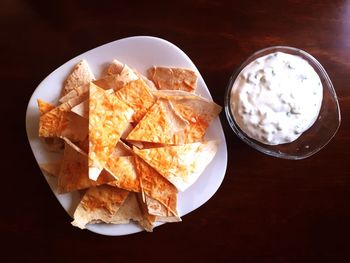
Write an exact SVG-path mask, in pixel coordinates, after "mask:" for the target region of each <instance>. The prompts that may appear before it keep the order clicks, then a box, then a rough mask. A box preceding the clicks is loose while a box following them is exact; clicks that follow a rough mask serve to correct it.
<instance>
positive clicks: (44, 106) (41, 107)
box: [37, 99, 56, 116]
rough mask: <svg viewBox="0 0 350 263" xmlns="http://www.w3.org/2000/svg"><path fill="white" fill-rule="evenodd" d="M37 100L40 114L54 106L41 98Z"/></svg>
mask: <svg viewBox="0 0 350 263" xmlns="http://www.w3.org/2000/svg"><path fill="white" fill-rule="evenodd" d="M37 102H38V107H39V112H40V116H41V115H44V114H45V113H47V112H49V111H50V110H52V109H54V108H55V107H56V106H55V105H52V104H50V103H47V102H45V101H43V100H41V99H38V100H37Z"/></svg>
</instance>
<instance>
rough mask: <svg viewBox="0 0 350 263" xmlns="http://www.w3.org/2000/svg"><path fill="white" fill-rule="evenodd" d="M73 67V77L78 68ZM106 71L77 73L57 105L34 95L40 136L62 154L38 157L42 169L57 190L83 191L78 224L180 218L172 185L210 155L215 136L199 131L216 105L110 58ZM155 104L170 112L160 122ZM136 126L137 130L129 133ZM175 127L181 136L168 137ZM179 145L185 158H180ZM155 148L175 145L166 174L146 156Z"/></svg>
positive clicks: (184, 183) (188, 180)
mask: <svg viewBox="0 0 350 263" xmlns="http://www.w3.org/2000/svg"><path fill="white" fill-rule="evenodd" d="M73 72H74V74H75V75H74V78H77V82H79V81H80V80H79V74H78V75H77V73H76V71H74V70H73ZM105 72H106V73H105V75H103V76H102V77H101V78H100V79H97V80H93V81H89V82H86V81H85V80H84V77H82V80H81V82H80V83H81V85H80V86H74V87H72V88H70V89H69V90H66V91H65V93H64V94H65V95H64V96H61V98H60V100H59V102H60V104H59V105H57V106H54V105H49V104H46V103H45V102H43V101H38V105H39V111H40V114H41V117H40V123H39V136H41V137H44V138H59V140H63V141H64V151H63V154H62V160H61V161H60V162H57V163H55V164H51V165H50V164H43V165H42V169H43V170H45V169H46V171H48V172H51V173H56V175H57V177H58V179H57V180H58V189H57V191H58V192H62V193H63V192H69V191H77V190H79V191H82V192H83V197H82V200H81V202H80V204H79V205H78V207H77V209H76V211H75V213H74V221H73V225H75V226H78V227H80V228H85V227H86V224H88V223H101V222H105V223H110V224H125V223H129V222H130V220H132V221H134V222H136V223H138V224H139V225H140V226H141V227H143V228H144V229H145V230H147V231H152V229H153V227H154V223H155V222H156V221H159V222H179V221H181V218H180V215H179V213H178V211H177V194H178V190H180V191H183V190H185V189H186V188H187V187H189V186H190V185H191V184H192V183H193V182H194V181H195V180H196V179H197V178H198V176H200V174H201V172H202V171H203V170H204V169H205V167H206V165H207V164H208V163H209V162H210V161H211V160H212V158H213V156H214V155H215V152H216V150H217V147H216V145H217V142H215V141H205V139H204V134H205V130H206V129H207V128H208V126H209V125H210V123H211V121H212V119H213V118H215V117H216V116H217V115H218V114H219V112H220V110H221V107H220V106H218V105H216V104H215V103H214V102H211V101H208V100H205V99H203V98H201V97H200V96H197V95H194V94H192V93H189V92H185V91H179V92H176V91H170V92H168V91H166V90H157V89H155V87H154V85H153V84H152V82H151V81H150V80H148V79H146V78H145V77H144V76H142V75H141V74H140V73H138V72H136V71H135V70H133V69H131V68H130V67H128V66H127V65H125V64H123V63H121V62H118V61H116V60H114V61H113V62H112V63H111V65H110V66H109V67H108V68H107V70H105ZM71 78H72V77H71V76H68V79H71ZM181 81H183V80H181ZM175 88H176V87H175ZM158 104H165V105H168V106H167V107H168V108H167V109H166V110H165V113H164V114H163V115H162V116H163V117H164V116H168V117H169V116H170V117H169V118H168V117H166V118H165V117H164V118H165V119H166V120H167V121H165V122H162V121H156V120H154V118H153V119H152V118H151V119H149V118H148V115H151V113H152V109H153V107H156V105H158ZM72 116H74V117H72ZM73 118H74V119H73ZM72 120H74V121H72ZM75 120H79V121H75ZM177 122H178V123H177ZM143 123H145V126H143ZM141 124H142V125H141ZM138 125H139V126H138ZM174 126H176V132H174V129H172V128H171V127H174ZM155 127H157V129H156V128H155ZM158 128H160V130H159V129H158ZM67 131H69V132H67ZM136 131H137V135H138V136H134V137H130V138H129V135H130V134H132V133H134V134H136ZM159 131H162V132H163V133H159ZM158 133H159V134H158ZM175 133H176V134H179V136H178V138H181V139H174V140H171V138H172V137H174V138H175V137H176V136H175ZM142 135H144V136H145V138H146V137H147V136H148V137H150V138H152V137H154V136H156V137H157V136H158V137H159V138H161V140H158V141H154V140H149V139H148V138H146V139H143V136H142ZM146 135H147V136H146ZM163 138H167V139H163ZM169 138H170V139H169ZM170 149H177V150H175V151H172V150H170ZM184 150H186V151H187V155H186V156H187V159H188V160H187V162H183V160H181V155H182V154H184V153H185V152H184ZM157 152H166V153H167V154H168V157H169V154H170V153H171V152H176V153H177V154H176V155H174V156H172V158H173V160H174V164H175V171H174V172H173V173H171V175H172V176H170V177H169V176H168V174H169V173H168V172H169V171H168V170H169V169H173V168H174V167H171V166H169V165H166V166H164V165H162V163H161V161H162V159H161V158H158V162H150V159H149V157H152V156H153V153H157ZM165 156H166V155H165ZM168 157H167V156H166V158H168ZM57 166H59V169H58V168H57ZM57 171H58V172H57ZM57 173H58V174H57ZM169 178H175V179H169ZM176 178H180V180H178V179H176ZM178 181H179V182H180V183H178Z"/></svg>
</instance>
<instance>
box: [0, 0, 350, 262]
mask: <svg viewBox="0 0 350 263" xmlns="http://www.w3.org/2000/svg"><path fill="white" fill-rule="evenodd" d="M0 21H1V23H0V27H1V41H0V47H1V48H0V50H1V58H2V59H1V63H0V74H1V78H0V79H1V86H2V87H1V89H0V90H1V103H0V107H1V120H2V122H1V144H0V145H1V146H2V147H1V149H2V151H1V152H2V155H1V156H2V171H1V178H2V179H1V180H0V182H1V191H0V192H1V206H0V207H1V211H2V212H1V217H0V237H1V242H2V243H1V244H4V245H2V247H1V261H2V262H151V261H153V262H158V261H161V262H283V263H284V262H350V256H349V253H350V252H349V246H350V241H349V240H350V239H349V237H350V169H349V164H350V150H349V148H350V117H349V116H350V84H349V83H350V78H349V76H350V1H348V0H342V1H340V0H335V1H309V0H306V1H302V0H289V1H247V0H245V1H210V0H198V1H169V2H168V1H140V2H138V1H107V2H105V1H83V0H81V1H68V0H63V1H61V0H53V1H29V0H28V1H24V0H13V1H11V0H2V1H1V8H0ZM136 35H150V36H156V37H161V38H164V39H166V40H168V41H170V42H172V43H174V44H175V45H177V46H178V47H180V48H181V49H182V50H183V51H184V52H185V53H186V54H187V55H188V56H189V57H190V58H191V59H192V61H193V62H194V63H195V65H196V66H197V67H198V69H199V71H200V73H201V74H202V76H203V78H204V80H205V82H206V84H207V86H208V88H209V90H210V92H211V94H212V96H213V99H214V101H216V102H217V103H218V104H220V105H223V103H224V93H225V89H226V85H227V83H228V79H229V77H230V75H231V74H232V72H233V71H234V70H235V69H236V68H237V67H238V66H239V64H240V63H241V62H242V61H243V60H244V59H246V58H247V57H248V56H249V55H250V54H251V53H253V52H254V51H257V50H259V49H261V48H264V47H268V46H272V45H288V46H294V47H298V48H300V49H303V50H305V51H307V52H309V53H310V54H312V55H313V56H315V57H316V58H317V59H318V60H319V61H320V62H321V64H322V65H323V66H324V67H325V69H326V71H327V72H328V74H329V76H330V78H331V79H332V81H333V84H334V87H335V90H336V93H337V95H338V98H339V102H340V107H341V114H342V124H341V127H340V129H339V131H338V133H337V135H336V136H335V138H334V139H333V140H332V141H331V142H330V143H329V144H328V145H327V146H326V147H325V148H324V149H323V150H322V151H320V152H319V153H317V154H316V155H314V156H312V157H310V158H307V159H305V160H301V161H287V160H282V159H276V158H273V157H268V156H265V155H263V154H261V153H259V152H256V151H255V150H253V149H252V148H250V147H249V146H247V145H246V144H244V143H243V142H241V141H240V140H239V139H238V138H237V137H236V136H235V135H234V134H233V132H232V131H231V130H230V127H229V125H228V123H227V120H226V117H225V115H224V112H223V113H222V114H221V115H220V118H221V121H222V124H223V127H224V131H225V135H226V140H227V148H228V164H227V172H226V176H225V179H224V181H223V183H222V185H221V187H220V188H219V190H218V192H217V193H216V194H215V195H214V196H213V198H212V199H210V200H209V201H208V202H207V203H206V204H205V205H203V206H202V207H200V208H199V209H197V210H195V211H194V212H192V213H191V214H189V215H186V216H184V217H183V222H181V223H178V224H166V225H164V226H161V227H159V228H156V229H155V231H154V232H153V233H145V232H142V233H138V234H134V235H129V236H124V237H106V236H102V235H97V234H94V233H91V232H89V231H81V230H79V229H77V228H74V227H72V226H71V224H70V221H71V219H70V218H69V216H68V215H67V214H66V213H65V212H64V210H63V209H62V208H61V206H60V205H59V203H58V202H57V201H56V198H55V197H54V195H53V194H52V193H51V191H50V189H49V187H48V185H47V183H46V181H45V180H44V178H43V177H42V175H41V172H40V169H39V167H38V166H37V164H36V162H35V160H34V157H33V155H32V152H31V149H30V147H29V144H28V142H27V138H26V132H25V111H26V106H27V103H28V101H29V98H30V96H31V94H32V92H33V91H34V90H35V88H36V87H37V86H38V84H39V83H40V82H41V81H42V80H43V79H44V78H45V77H46V76H47V75H48V74H49V73H51V72H52V71H53V70H55V69H56V68H57V67H59V66H60V65H61V64H63V63H65V62H66V61H68V60H69V59H71V58H72V57H75V56H76V55H78V54H80V53H83V52H85V51H87V50H89V49H91V48H94V47H97V46H100V45H102V44H105V43H108V42H110V41H114V40H117V39H121V38H124V37H129V36H136ZM213 176H215V174H213Z"/></svg>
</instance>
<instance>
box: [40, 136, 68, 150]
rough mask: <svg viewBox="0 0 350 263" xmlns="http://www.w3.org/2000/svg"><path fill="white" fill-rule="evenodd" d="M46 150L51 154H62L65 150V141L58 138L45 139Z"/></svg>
mask: <svg viewBox="0 0 350 263" xmlns="http://www.w3.org/2000/svg"><path fill="white" fill-rule="evenodd" d="M44 141H45V149H46V150H48V151H50V152H62V150H63V149H64V141H63V140H62V139H61V138H57V137H47V138H44Z"/></svg>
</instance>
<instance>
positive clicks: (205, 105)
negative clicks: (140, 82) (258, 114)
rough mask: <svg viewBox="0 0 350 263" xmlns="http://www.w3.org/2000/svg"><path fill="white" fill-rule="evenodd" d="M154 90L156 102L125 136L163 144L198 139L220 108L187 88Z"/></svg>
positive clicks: (128, 138) (188, 141)
mask: <svg viewBox="0 0 350 263" xmlns="http://www.w3.org/2000/svg"><path fill="white" fill-rule="evenodd" d="M154 94H155V95H156V96H157V97H158V98H159V99H158V102H157V103H156V104H154V105H153V107H152V108H151V109H150V110H149V111H148V112H147V114H146V115H145V116H144V118H143V119H142V120H141V121H140V122H139V123H138V124H137V126H136V127H135V128H134V130H132V131H131V132H130V133H129V135H128V137H127V140H132V141H142V142H155V143H165V144H185V143H192V142H196V141H200V140H201V139H202V138H203V136H204V135H205V133H206V130H207V129H208V127H209V125H210V123H211V122H212V121H213V120H214V118H216V117H217V116H218V114H219V113H220V111H221V107H220V106H219V105H217V104H216V103H214V102H212V101H209V100H206V99H204V98H202V97H200V96H197V95H194V94H190V93H188V92H183V91H182V92H181V91H158V92H155V93H154ZM153 131H154V132H153Z"/></svg>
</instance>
